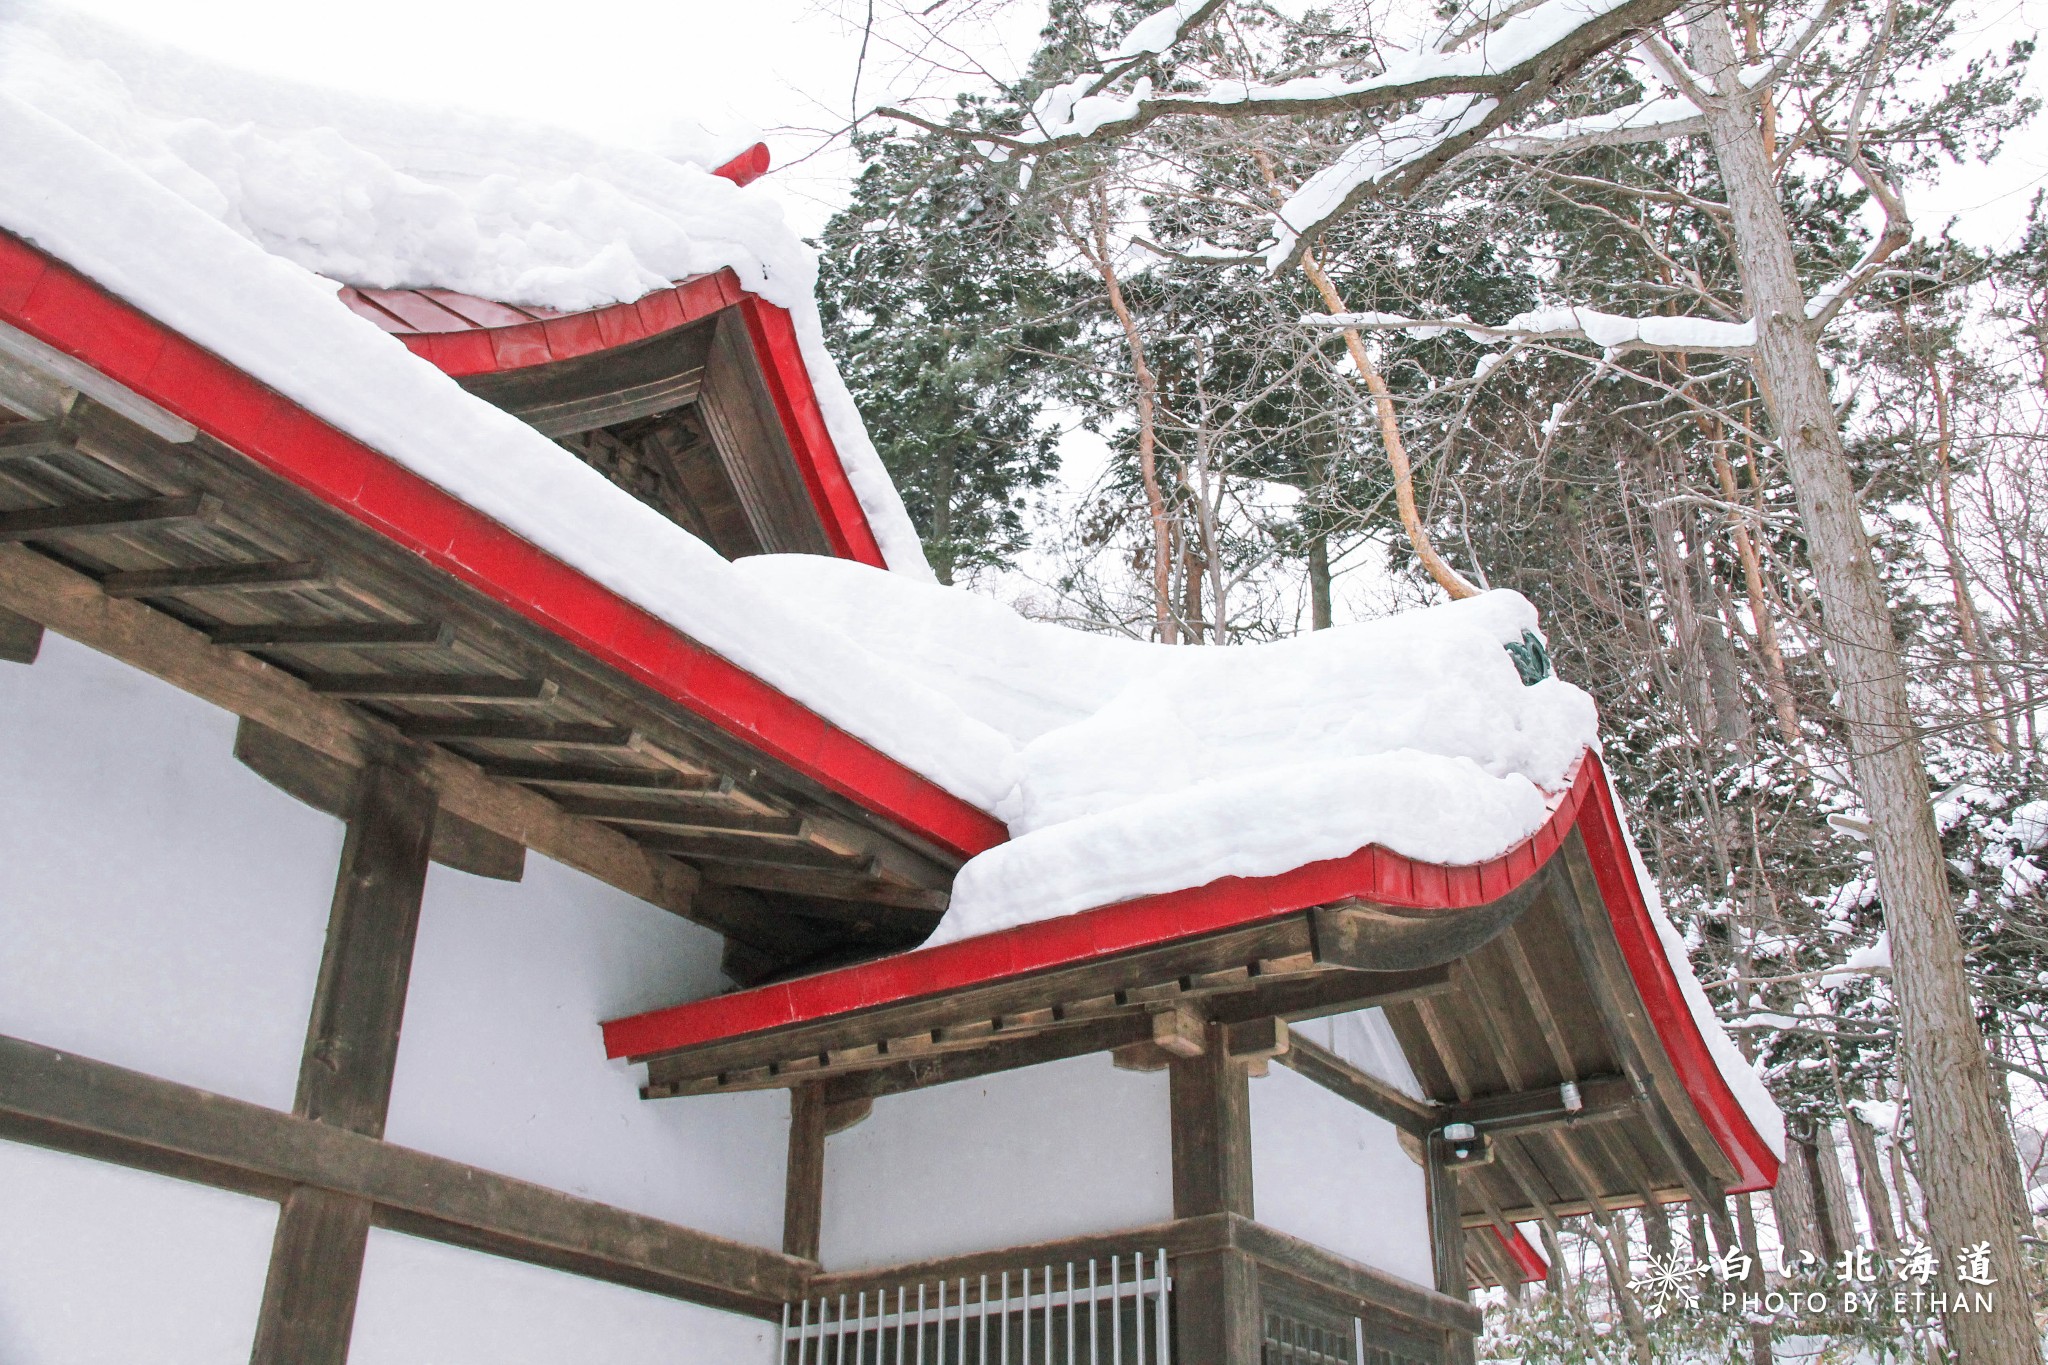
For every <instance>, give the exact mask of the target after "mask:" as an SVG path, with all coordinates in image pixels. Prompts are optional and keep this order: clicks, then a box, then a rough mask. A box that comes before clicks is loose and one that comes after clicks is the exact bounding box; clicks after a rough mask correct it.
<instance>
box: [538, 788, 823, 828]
mask: <svg viewBox="0 0 2048 1365" xmlns="http://www.w3.org/2000/svg"><path fill="white" fill-rule="evenodd" d="M673 776H677V777H680V776H683V774H681V773H677V774H673ZM671 790H674V789H673V788H671ZM556 802H557V803H558V804H559V805H560V806H561V807H562V809H563V810H566V811H568V812H569V813H570V814H571V815H580V816H583V817H584V818H585V819H589V820H602V821H604V822H605V823H606V824H612V825H635V826H644V827H646V828H648V829H671V830H682V831H701V832H704V833H720V832H724V833H734V834H760V835H775V836H779V837H784V838H791V839H801V838H803V837H804V821H803V817H801V816H797V815H769V814H764V813H762V812H759V811H750V810H739V809H734V808H730V807H719V806H702V805H698V806H679V805H664V804H663V803H661V802H658V801H594V800H590V799H588V798H581V797H575V796H561V797H557V798H556Z"/></svg>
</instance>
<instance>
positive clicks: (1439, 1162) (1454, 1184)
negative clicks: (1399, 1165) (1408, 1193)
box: [1422, 1133, 1470, 1299]
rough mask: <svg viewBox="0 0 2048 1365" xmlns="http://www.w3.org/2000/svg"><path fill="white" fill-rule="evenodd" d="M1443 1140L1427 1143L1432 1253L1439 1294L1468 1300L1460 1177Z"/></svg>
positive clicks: (1435, 1137) (1425, 1179)
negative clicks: (1450, 1161)
mask: <svg viewBox="0 0 2048 1365" xmlns="http://www.w3.org/2000/svg"><path fill="white" fill-rule="evenodd" d="M1448 1158H1449V1153H1448V1152H1447V1151H1446V1150H1445V1147H1444V1140H1443V1138H1442V1137H1441V1136H1440V1135H1439V1134H1436V1133H1432V1134H1431V1135H1430V1136H1429V1137H1428V1138H1426V1139H1425V1140H1424V1142H1423V1162H1422V1174H1423V1191H1424V1193H1425V1195H1426V1196H1427V1199H1428V1205H1429V1249H1430V1261H1431V1265H1432V1266H1434V1268H1435V1273H1436V1292H1437V1293H1439V1294H1444V1295H1447V1296H1449V1297H1451V1298H1454V1299H1462V1298H1465V1297H1466V1296H1467V1295H1468V1294H1469V1293H1470V1288H1469V1286H1468V1284H1467V1282H1466V1278H1465V1228H1464V1220H1463V1218H1462V1217H1461V1216H1460V1214H1459V1202H1458V1176H1457V1173H1456V1172H1455V1171H1454V1170H1453V1169H1452V1168H1451V1166H1450V1164H1449V1161H1448Z"/></svg>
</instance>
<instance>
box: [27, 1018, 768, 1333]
mask: <svg viewBox="0 0 2048 1365" xmlns="http://www.w3.org/2000/svg"><path fill="white" fill-rule="evenodd" d="M0 1136H4V1137H6V1138H8V1139H11V1140H18V1141H24V1142H31V1143H35V1144H37V1145H39V1146H45V1147H51V1148H54V1149H57V1150H61V1151H68V1152H74V1153H77V1154H79V1155H82V1156H89V1157H92V1158H94V1159H97V1160H102V1161H113V1162H118V1163H120V1164H122V1165H125V1166H130V1167H134V1168H136V1169H140V1170H149V1171H156V1172H159V1173H162V1174H166V1175H171V1176H175V1177H177V1178H179V1179H185V1180H193V1181H197V1182H200V1183H203V1184H207V1185H212V1186H214V1187H216V1188H220V1189H227V1190H234V1191H236V1192H238V1193H243V1194H251V1195H256V1196H259V1197H262V1198H270V1199H282V1198H284V1197H285V1195H286V1194H287V1192H288V1191H289V1190H291V1189H292V1188H294V1187H312V1188H317V1189H322V1190H329V1191H332V1192H334V1193H335V1194H337V1195H343V1196H349V1197H352V1198H357V1199H362V1200H366V1201H368V1202H369V1203H370V1204H372V1205H373V1206H374V1210H375V1211H374V1213H373V1216H372V1222H373V1223H374V1225H375V1226H378V1227H385V1228H392V1229H395V1230H398V1231H402V1232H407V1233H411V1234H414V1235H416V1236H422V1237H428V1238H432V1239H434V1240H437V1241H443V1242H449V1243H453V1244H455V1245H459V1246H466V1247H471V1248H473V1249H476V1250H479V1251H487V1252H491V1253H493V1254H495V1255H499V1256H505V1257H509V1258H511V1259H514V1260H519V1261H525V1262H528V1263H530V1264H534V1265H543V1266H551V1267H555V1268H557V1269H562V1270H569V1271H573V1272H575V1273H577V1274H581V1275H588V1276H592V1277H594V1278H598V1279H604V1280H607V1281H610V1282H612V1283H615V1284H624V1285H630V1286H633V1287H635V1288H639V1289H646V1290H650V1291H652V1292H654V1293H659V1294H666V1295H669V1296H671V1297H674V1298H681V1299H688V1300H690V1301H692V1302H697V1303H705V1304H710V1305H712V1306H714V1307H719V1308H729V1309H732V1310H735V1311H738V1312H743V1313H750V1314H753V1315H755V1316H758V1317H764V1318H772V1317H774V1316H776V1314H778V1313H779V1312H780V1311H781V1306H782V1304H783V1303H785V1302H787V1301H789V1300H791V1299H794V1298H796V1297H798V1296H799V1293H800V1291H801V1285H802V1277H803V1274H804V1272H805V1271H806V1270H807V1268H808V1267H806V1266H805V1265H804V1264H803V1263H802V1262H800V1261H797V1260H794V1259H792V1258H789V1257H786V1256H781V1255H778V1254H777V1253H774V1252H770V1251H763V1250H760V1249H758V1248H755V1247H749V1246H743V1245H741V1244H740V1243H737V1242H730V1241H726V1240H725V1239H723V1238H718V1237H712V1236H710V1235H708V1234H705V1233H701V1232H694V1231H692V1230H690V1229H688V1228H681V1227H677V1226H675V1225H674V1224H672V1223H664V1222H662V1221H661V1220H659V1219H656V1218H650V1217H647V1216H646V1215H644V1214H638V1213H631V1212H628V1211H626V1210H623V1209H616V1208H611V1207H609V1206H607V1205H604V1204H598V1203H594V1202H592V1201H590V1200H587V1199H579V1198H577V1197H576V1196H574V1195H569V1194H563V1193H561V1192H559V1191H556V1190H550V1189H546V1188H544V1187H542V1186H539V1185H533V1184H529V1183H527V1182H526V1181H523V1180H514V1179H512V1178H511V1177H509V1176H502V1175H498V1174H495V1173H493V1172H490V1171H484V1170H478V1169H476V1168H475V1167H472V1166H465V1165H463V1164H462V1163H460V1162H456V1161H450V1160H448V1159H446V1158H444V1157H437V1156H430V1155H428V1154H427V1153H425V1152H417V1151H413V1150H411V1149H409V1148H405V1147H397V1146H393V1145H391V1144H390V1143H386V1142H381V1141H378V1140H376V1139H374V1138H369V1137H364V1136H362V1135H361V1134H357V1133H350V1132H345V1131H343V1130H341V1129H339V1128H335V1127H332V1126H330V1125H327V1124H324V1123H314V1122H311V1121H310V1120H307V1119H302V1118H297V1117H294V1116H293V1115H290V1114H284V1113H280V1112H278V1111H277V1110H275V1109H269V1108H265V1107H264V1106H262V1105H258V1104H250V1103H248V1102H247V1101H244V1100H235V1099H229V1098H227V1097H225V1096H221V1095H213V1094H208V1093H207V1092H206V1091H203V1090H197V1089H194V1088H193V1087H191V1086H184V1085H179V1084H176V1083H175V1082H172V1081H166V1080H160V1079H158V1078H157V1077H154V1076H146V1075H144V1074H142V1073H141V1072H139V1071H129V1070H127V1069H125V1068H122V1067H117V1066H111V1065H109V1064H107V1063H105V1062H96V1061H92V1060H89V1059H87V1058H84V1057H79V1056H76V1055H75V1054H71V1053H67V1052H59V1051H56V1050H54V1049H51V1048H46V1047H41V1046H38V1045H36V1044H34V1043H27V1042H22V1041H20V1040H18V1039H13V1038H6V1037H0Z"/></svg>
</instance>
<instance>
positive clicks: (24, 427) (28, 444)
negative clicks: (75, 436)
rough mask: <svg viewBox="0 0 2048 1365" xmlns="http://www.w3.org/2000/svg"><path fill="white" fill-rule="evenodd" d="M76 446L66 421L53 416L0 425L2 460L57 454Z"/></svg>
mask: <svg viewBox="0 0 2048 1365" xmlns="http://www.w3.org/2000/svg"><path fill="white" fill-rule="evenodd" d="M73 449H76V447H75V446H74V445H73V444H72V440H71V435H70V433H69V432H67V431H66V430H65V429H64V421H63V419H62V418H59V417H52V418H51V419H49V420H48V421H46V422H10V423H8V424H7V425H6V426H0V461H4V460H27V459H32V458H34V457H35V456H38V455H56V454H60V453H62V452H64V451H67V450H73Z"/></svg>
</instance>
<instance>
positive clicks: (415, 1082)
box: [385, 853, 789, 1246]
mask: <svg viewBox="0 0 2048 1365" xmlns="http://www.w3.org/2000/svg"><path fill="white" fill-rule="evenodd" d="M721 943H722V940H720V939H719V937H718V936H717V935H716V934H713V933H712V932H710V931H709V930H707V929H704V928H701V927H700V926H697V925H694V924H691V923H689V922H688V921H686V920H682V919H679V918H677V917H676V916H675V915H672V914H670V913H668V912H667V911H665V910H658V909H656V908H655V907H653V906H651V905H648V904H646V903H645V902H643V901H639V900H636V899H634V898H633V897H631V896H628V895H626V894H624V893H623V892H619V891H615V890H613V889H612V888H611V887H608V886H605V885H604V884H603V883H601V882H597V881H594V880H592V879H591V878H589V877H586V876H584V875H582V874H581V873H578V872H575V871H572V870H570V869H569V868H566V867H563V866H562V865H560V864H559V863H553V862H550V861H548V860H547V859H545V858H542V857H539V856H537V855H535V854H531V853H529V854H528V855H527V861H526V879H525V880H524V881H523V882H518V883H511V882H497V881H489V880H486V879H484V878H481V877H472V876H470V875H468V874H467V873H462V872H455V871H451V870H449V869H448V868H444V867H438V866H437V867H435V868H434V869H433V871H432V872H431V873H430V874H429V875H428V878H427V894H426V903H425V906H424V908H423V909H422V911H421V915H420V933H419V943H418V946H417V948H416V949H415V951H414V955H413V971H412V985H411V988H410V991H409V992H408V995H407V999H406V1010H405V1027H404V1032H403V1034H402V1035H401V1037H400V1041H399V1049H398V1075H397V1079H396V1083H395V1086H394V1090H393V1094H392V1101H391V1117H390V1122H389V1124H388V1126H387V1127H386V1129H385V1136H386V1137H387V1138H389V1139H390V1140H391V1141H393V1142H397V1143H402V1144H404V1145H406V1146H408V1147H417V1148H420V1149H422V1150H425V1151H429V1152H435V1153H438V1154H440V1155H442V1156H447V1157H453V1158H454V1159H456V1160H458V1161H466V1162H469V1163H471V1164H472V1165H477V1166H483V1167H487V1168H488V1169H490V1170H494V1171H500V1172H503V1173H504V1174H506V1175H513V1176H518V1177H520V1178H521V1179H524V1180H532V1181H535V1182H537V1183H539V1184H543V1185H550V1186H553V1187H555V1188H557V1189H563V1190H568V1191H570V1192H572V1193H574V1194H579V1195H582V1196H584V1197H585V1198H589V1199H597V1200H601V1201H603V1202H605V1203H608V1204H616V1205H618V1206H620V1207H622V1208H629V1209H633V1210H636V1211H637V1212H641V1213H647V1214H652V1215H653V1216H655V1217H658V1218H666V1219H668V1220H670V1221H672V1222H678V1223H683V1224H686V1225H688V1226H690V1227H695V1228H700V1229H702V1230H704V1231H707V1232H713V1233H717V1234H718V1235H720V1236H724V1237H733V1238H737V1239H740V1240H743V1241H748V1242H752V1243H755V1244H756V1245H760V1246H780V1245H781V1242H782V1184H783V1152H784V1144H785V1142H786V1141H787V1139H788V1134H789V1102H788V1098H787V1096H786V1095H785V1094H784V1093H783V1092H781V1091H765V1092H759V1093H753V1094H739V1095H708V1096H702V1097H698V1098H689V1099H673V1100H658V1101H653V1102H649V1101H646V1100H642V1099H641V1098H640V1095H639V1086H640V1084H641V1081H642V1079H643V1077H642V1075H641V1071H642V1068H639V1067H628V1066H626V1065H625V1064H623V1063H616V1062H609V1061H606V1060H605V1056H604V1043H603V1039H602V1038H601V1036H600V1035H599V1032H598V1024H599V1023H600V1022H601V1021H603V1020H605V1019H609V1018H615V1017H617V1016H619V1015H623V1014H632V1013H635V1012H637V1011H640V1010H645V1009H651V1008H653V1007H656V1006H659V1005H668V1004H673V1003H675V1002H677V1001H679V1000H689V999H695V998H698V997H701V996H706V995H711V994H714V993H716V992H717V991H718V990H719V989H721V988H722V987H723V985H724V979H723V977H722V976H721V975H720V973H719V970H718V958H719V952H720V948H721Z"/></svg>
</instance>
